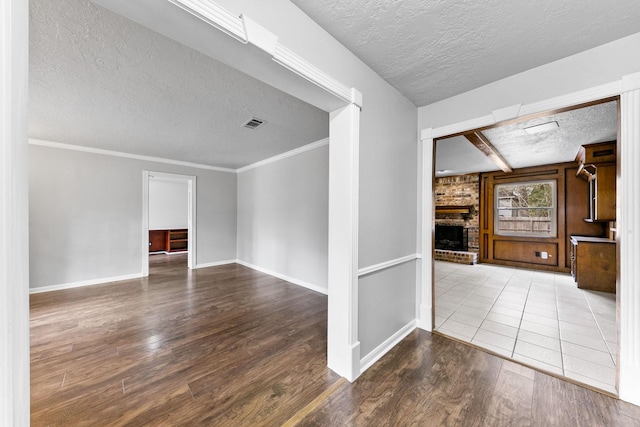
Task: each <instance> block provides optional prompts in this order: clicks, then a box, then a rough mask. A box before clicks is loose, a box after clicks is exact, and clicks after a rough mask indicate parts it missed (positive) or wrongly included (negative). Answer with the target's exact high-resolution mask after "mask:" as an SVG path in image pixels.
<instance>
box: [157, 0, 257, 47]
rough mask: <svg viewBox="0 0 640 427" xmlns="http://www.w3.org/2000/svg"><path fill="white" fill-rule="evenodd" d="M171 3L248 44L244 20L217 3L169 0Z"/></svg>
mask: <svg viewBox="0 0 640 427" xmlns="http://www.w3.org/2000/svg"><path fill="white" fill-rule="evenodd" d="M169 2H171V3H173V4H174V5H176V6H178V7H179V8H180V9H182V10H185V11H187V12H189V13H190V14H192V15H193V16H195V17H196V18H198V19H200V20H202V21H204V22H206V23H207V24H209V25H212V26H214V27H216V28H217V29H219V30H220V31H222V32H224V33H225V34H228V35H230V36H231V37H233V38H234V39H236V40H238V41H240V42H242V43H247V36H246V33H245V28H244V23H243V22H242V19H241V18H239V17H237V16H235V15H233V14H232V13H231V12H229V11H228V10H226V9H225V8H223V7H221V6H219V5H217V4H216V3H214V2H211V1H203V0H169Z"/></svg>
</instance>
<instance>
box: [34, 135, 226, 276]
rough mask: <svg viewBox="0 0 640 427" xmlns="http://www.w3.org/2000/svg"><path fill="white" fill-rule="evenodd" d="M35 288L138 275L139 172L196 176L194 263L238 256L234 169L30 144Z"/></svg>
mask: <svg viewBox="0 0 640 427" xmlns="http://www.w3.org/2000/svg"><path fill="white" fill-rule="evenodd" d="M29 160H30V171H29V186H30V188H29V201H30V214H29V221H30V250H29V256H30V261H31V264H30V275H31V277H30V287H31V288H39V287H47V286H58V285H65V284H73V283H77V282H86V281H92V280H98V279H109V278H114V277H115V278H117V277H121V276H130V275H136V274H140V273H141V265H142V248H141V242H140V236H141V235H142V171H143V170H151V171H159V172H169V173H176V174H183V175H193V176H196V179H197V191H198V194H197V210H196V211H197V233H198V236H197V251H196V252H197V257H198V259H197V260H196V263H197V264H207V263H213V262H219V261H226V260H233V259H235V257H236V174H235V173H228V172H219V171H212V170H205V169H196V168H190V167H184V166H176V165H168V164H163V163H156V162H149V161H142V160H135V159H128V158H122V157H114V156H109V155H102V154H93V153H86V152H80V151H73V150H66V149H59V148H51V147H42V146H34V145H30V146H29Z"/></svg>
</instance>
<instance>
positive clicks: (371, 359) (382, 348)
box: [360, 320, 417, 372]
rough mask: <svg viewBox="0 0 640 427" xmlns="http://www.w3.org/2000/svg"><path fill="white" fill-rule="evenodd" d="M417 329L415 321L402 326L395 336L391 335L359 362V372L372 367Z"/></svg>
mask: <svg viewBox="0 0 640 427" xmlns="http://www.w3.org/2000/svg"><path fill="white" fill-rule="evenodd" d="M416 328H417V324H416V321H415V320H412V321H411V322H409V323H407V324H406V325H404V326H403V327H402V328H400V330H398V331H397V332H396V333H395V334H393V335H391V336H390V337H389V338H387V339H386V340H385V341H384V342H382V343H381V344H380V345H379V346H377V347H376V348H374V349H373V350H371V352H370V353H369V354H367V355H366V356H365V357H363V358H362V360H360V371H361V372H364V371H366V370H367V369H369V368H370V367H371V366H373V364H374V363H376V362H377V361H378V360H380V358H382V356H384V355H385V354H387V353H388V352H389V351H391V349H393V347H395V346H396V345H398V343H399V342H400V341H402V340H403V339H405V338H406V337H407V335H409V334H410V333H411V332H413V331H414V330H415V329H416Z"/></svg>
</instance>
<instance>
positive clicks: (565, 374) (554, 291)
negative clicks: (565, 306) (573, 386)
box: [553, 274, 567, 377]
mask: <svg viewBox="0 0 640 427" xmlns="http://www.w3.org/2000/svg"><path fill="white" fill-rule="evenodd" d="M553 293H554V295H555V299H556V318H557V319H558V341H559V343H560V364H561V365H562V366H561V369H562V376H563V377H566V376H567V372H566V370H565V369H564V351H562V331H561V330H560V309H559V304H558V284H557V283H556V276H555V274H554V276H553Z"/></svg>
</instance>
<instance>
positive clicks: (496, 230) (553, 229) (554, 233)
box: [493, 179, 558, 239]
mask: <svg viewBox="0 0 640 427" xmlns="http://www.w3.org/2000/svg"><path fill="white" fill-rule="evenodd" d="M531 184H550V185H551V191H552V206H545V207H522V208H518V207H517V208H513V207H504V206H498V204H499V200H500V199H499V197H498V195H499V194H500V191H499V190H500V188H501V187H514V186H521V185H531ZM505 209H511V210H516V209H549V210H550V211H551V212H550V215H549V218H550V219H551V221H550V232H549V233H540V232H537V233H536V232H534V231H531V232H518V231H500V227H499V225H500V210H505ZM493 234H494V235H495V236H502V237H535V238H540V239H556V238H557V237H558V181H557V180H556V179H536V180H530V181H517V182H505V183H500V184H494V187H493Z"/></svg>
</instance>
